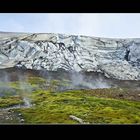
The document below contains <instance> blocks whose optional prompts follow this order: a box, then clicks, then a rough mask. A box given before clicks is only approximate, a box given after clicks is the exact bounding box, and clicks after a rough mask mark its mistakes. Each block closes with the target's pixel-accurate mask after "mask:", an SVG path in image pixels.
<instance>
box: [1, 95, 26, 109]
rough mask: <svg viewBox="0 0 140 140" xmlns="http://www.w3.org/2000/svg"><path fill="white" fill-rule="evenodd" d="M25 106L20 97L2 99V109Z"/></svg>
mask: <svg viewBox="0 0 140 140" xmlns="http://www.w3.org/2000/svg"><path fill="white" fill-rule="evenodd" d="M18 104H23V101H22V98H21V97H20V96H8V97H1V98H0V108H5V107H9V106H13V105H18Z"/></svg>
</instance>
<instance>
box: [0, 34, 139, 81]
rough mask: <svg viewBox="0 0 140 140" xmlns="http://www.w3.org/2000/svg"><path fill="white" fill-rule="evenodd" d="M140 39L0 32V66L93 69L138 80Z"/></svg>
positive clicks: (71, 69) (116, 76)
mask: <svg viewBox="0 0 140 140" xmlns="http://www.w3.org/2000/svg"><path fill="white" fill-rule="evenodd" d="M139 54H140V39H108V38H98V37H88V36H76V35H64V34H52V33H46V34H43V33H42V34H39V33H36V34H31V33H5V32H1V33H0V69H3V68H8V67H15V66H16V67H22V68H26V69H35V70H41V69H45V70H49V71H56V70H57V69H64V70H66V71H73V70H74V71H94V72H101V73H104V74H105V76H107V77H110V78H115V79H121V80H140V55H139Z"/></svg>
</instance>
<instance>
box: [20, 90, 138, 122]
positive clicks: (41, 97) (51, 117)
mask: <svg viewBox="0 0 140 140" xmlns="http://www.w3.org/2000/svg"><path fill="white" fill-rule="evenodd" d="M108 91H109V90H108ZM31 98H32V102H33V103H35V104H36V105H35V106H34V107H33V108H29V109H19V110H18V111H19V112H21V113H22V114H23V116H24V118H25V122H26V123H35V124H36V123H44V124H46V123H53V124H57V123H62V124H65V123H66V124H76V123H77V122H76V121H74V120H71V119H70V118H69V116H70V115H74V116H76V117H79V118H81V119H83V120H84V122H89V123H92V124H136V123H140V102H136V101H127V100H119V99H111V98H101V97H95V96H91V95H89V93H88V94H87V93H86V91H85V92H83V91H82V90H73V91H68V92H63V93H62V92H61V93H56V94H52V93H50V92H48V91H41V90H39V91H35V92H34V93H33V94H32V96H31Z"/></svg>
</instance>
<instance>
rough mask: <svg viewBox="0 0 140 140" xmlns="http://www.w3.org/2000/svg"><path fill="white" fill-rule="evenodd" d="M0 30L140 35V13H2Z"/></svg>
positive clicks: (117, 35) (107, 35)
mask: <svg viewBox="0 0 140 140" xmlns="http://www.w3.org/2000/svg"><path fill="white" fill-rule="evenodd" d="M0 31H7V32H30V33H63V34H68V35H69V34H71V35H87V36H96V37H108V38H140V13H139V14H128V13H127V14H125V13H123V14H122V13H120V14H119V13H118V14H113V13H112V14H111V13H106V14H105V13H104V14H103V13H99V14H98V13H96V14H95V13H89V14H84V13H79V14H78V13H73V14H72V13H63V14H62V13H56V14H55V13H42V14H41V13H38V14H37V13H26V14H25V13H0Z"/></svg>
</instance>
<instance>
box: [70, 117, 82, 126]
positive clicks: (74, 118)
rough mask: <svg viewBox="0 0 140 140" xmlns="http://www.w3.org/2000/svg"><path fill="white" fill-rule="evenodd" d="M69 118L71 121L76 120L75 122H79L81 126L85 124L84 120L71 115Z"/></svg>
mask: <svg viewBox="0 0 140 140" xmlns="http://www.w3.org/2000/svg"><path fill="white" fill-rule="evenodd" d="M69 117H70V119H72V120H75V121H77V122H79V123H81V124H82V123H83V120H82V119H80V118H78V117H76V116H73V115H70V116H69Z"/></svg>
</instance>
